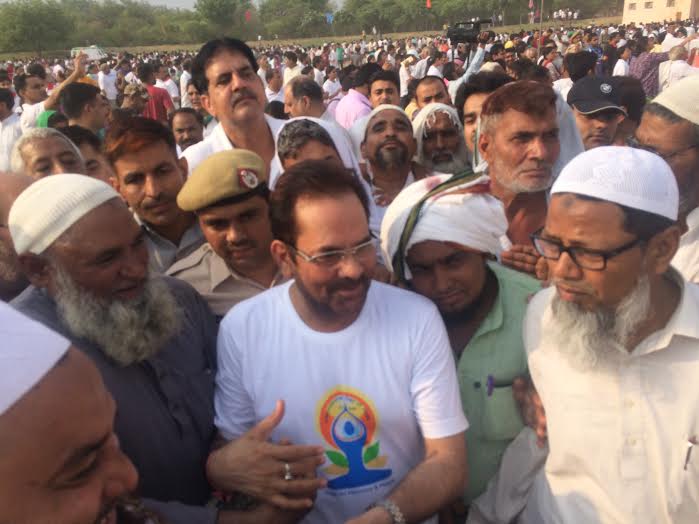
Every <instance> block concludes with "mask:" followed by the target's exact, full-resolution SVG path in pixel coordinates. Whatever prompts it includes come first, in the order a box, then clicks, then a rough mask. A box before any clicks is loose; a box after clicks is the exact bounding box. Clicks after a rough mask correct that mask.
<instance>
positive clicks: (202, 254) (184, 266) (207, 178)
mask: <svg viewBox="0 0 699 524" xmlns="http://www.w3.org/2000/svg"><path fill="white" fill-rule="evenodd" d="M267 180H268V170H267V167H266V166H265V164H264V161H263V160H262V159H261V158H260V157H259V156H258V155H256V154H255V153H253V152H251V151H247V150H243V149H233V150H230V151H223V152H220V153H216V154H214V155H212V156H210V157H209V158H207V159H206V160H204V161H203V162H202V163H201V164H200V165H199V166H197V168H196V169H195V170H194V172H193V173H192V175H191V176H190V177H189V178H188V179H187V181H186V182H185V184H184V186H183V187H182V189H181V190H180V193H179V195H177V205H178V206H179V207H180V208H181V209H182V210H184V211H193V212H196V211H199V210H201V209H204V208H207V207H210V206H212V205H215V204H217V203H221V202H223V201H228V200H231V199H236V198H238V197H245V196H246V195H248V194H250V193H261V192H262V191H263V190H264V188H265V187H266V183H267ZM167 274H168V275H170V276H173V277H175V278H178V279H180V280H184V281H185V282H187V283H189V284H190V285H191V286H192V287H194V289H196V290H197V291H198V292H199V294H201V296H202V297H204V299H205V300H206V302H207V303H208V304H209V307H211V309H212V311H213V312H214V314H215V315H217V316H218V317H222V316H224V315H225V314H226V313H227V312H228V310H230V309H231V308H232V307H233V306H234V305H235V304H237V303H238V302H241V301H243V300H245V299H248V298H251V297H253V296H255V295H257V294H258V293H260V292H262V291H264V290H265V289H268V288H267V287H266V286H265V285H263V284H260V283H259V282H257V281H255V280H252V279H250V278H247V277H245V276H244V275H241V274H239V273H237V272H236V271H235V270H233V269H231V268H230V267H229V265H228V264H227V263H226V261H225V260H224V259H223V258H221V257H220V256H219V255H217V254H216V253H215V252H214V250H213V248H212V247H211V245H209V244H208V243H205V244H203V245H202V246H200V247H199V248H198V249H197V250H196V251H194V252H192V253H190V254H189V255H188V256H187V257H185V258H183V259H181V260H179V261H177V262H176V263H175V264H173V265H172V266H171V267H170V268H169V269H168V271H167ZM283 280H284V279H283V277H282V276H281V274H280V273H278V274H277V276H276V277H275V278H274V279H273V280H272V282H271V286H275V285H276V284H278V283H280V282H282V281H283ZM271 286H270V287H271Z"/></svg>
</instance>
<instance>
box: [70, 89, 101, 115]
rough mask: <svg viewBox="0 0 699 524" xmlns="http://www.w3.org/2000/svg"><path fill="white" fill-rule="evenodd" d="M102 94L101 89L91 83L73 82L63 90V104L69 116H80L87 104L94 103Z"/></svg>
mask: <svg viewBox="0 0 699 524" xmlns="http://www.w3.org/2000/svg"><path fill="white" fill-rule="evenodd" d="M99 95H100V90H99V88H98V87H95V86H93V85H91V84H85V83H83V82H73V83H72V84H68V85H67V86H65V87H64V88H63V91H61V106H62V108H63V112H64V113H65V115H66V116H67V117H68V118H80V115H82V114H83V111H84V110H85V105H87V104H90V103H92V102H93V101H94V100H95V99H96V98H97V97H98V96H99Z"/></svg>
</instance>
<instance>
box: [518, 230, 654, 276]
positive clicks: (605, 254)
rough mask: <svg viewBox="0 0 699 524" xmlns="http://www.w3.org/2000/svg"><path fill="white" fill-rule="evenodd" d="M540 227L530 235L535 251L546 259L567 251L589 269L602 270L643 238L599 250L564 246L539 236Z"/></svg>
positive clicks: (578, 264)
mask: <svg viewBox="0 0 699 524" xmlns="http://www.w3.org/2000/svg"><path fill="white" fill-rule="evenodd" d="M541 231H542V230H541V229H540V230H539V231H537V232H536V233H534V234H532V235H531V239H532V242H534V247H535V248H536V250H537V252H538V253H539V254H540V255H541V256H542V257H544V258H546V259H548V260H558V259H559V258H561V255H562V254H563V253H568V256H569V257H570V258H571V259H572V260H573V262H575V264H576V265H577V266H578V267H580V268H582V269H588V270H590V271H604V270H605V269H606V268H607V261H608V260H609V259H610V258H614V257H616V256H618V255H621V254H622V253H623V252H624V251H628V250H629V249H631V248H633V247H636V246H637V245H638V244H640V243H642V242H643V240H642V239H640V238H637V239H635V240H632V241H631V242H629V243H627V244H624V245H623V246H619V247H618V248H616V249H611V250H609V251H601V250H597V249H587V248H584V247H564V246H563V244H561V243H560V242H556V241H555V240H550V239H547V238H542V237H541Z"/></svg>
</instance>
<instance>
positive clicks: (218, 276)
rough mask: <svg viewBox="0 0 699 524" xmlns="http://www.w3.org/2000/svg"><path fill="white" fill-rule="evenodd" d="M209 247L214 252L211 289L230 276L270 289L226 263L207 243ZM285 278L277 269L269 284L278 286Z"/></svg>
mask: <svg viewBox="0 0 699 524" xmlns="http://www.w3.org/2000/svg"><path fill="white" fill-rule="evenodd" d="M207 248H208V249H209V250H211V252H212V255H213V256H212V259H211V266H210V267H211V291H215V290H216V288H217V287H218V286H220V285H221V284H222V283H223V282H225V281H226V280H228V279H229V278H232V279H234V280H240V281H243V282H246V283H247V284H250V285H251V286H254V287H257V288H260V289H261V290H265V289H268V288H267V286H264V285H262V284H260V283H259V282H258V281H256V280H253V279H251V278H248V277H246V276H244V275H241V274H240V273H238V272H237V271H235V270H234V269H233V268H232V267H230V266H229V265H228V264H226V261H225V260H223V259H222V258H221V257H220V256H218V255H217V254H216V253H214V252H213V248H212V247H211V246H210V245H209V244H207ZM282 280H283V276H282V274H281V273H280V272H279V271H277V274H276V275H275V276H274V278H273V279H272V282H271V284H270V285H269V287H270V288H272V287H274V286H276V285H277V284H279V283H280V282H281V281H282Z"/></svg>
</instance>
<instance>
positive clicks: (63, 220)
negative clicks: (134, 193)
mask: <svg viewBox="0 0 699 524" xmlns="http://www.w3.org/2000/svg"><path fill="white" fill-rule="evenodd" d="M113 198H119V194H118V193H117V192H116V191H114V189H113V188H112V187H111V186H110V185H109V184H107V183H105V182H102V181H101V180H97V179H96V178H92V177H89V176H85V175H72V174H63V175H51V176H47V177H45V178H42V179H40V180H37V181H36V182H34V183H33V184H32V185H30V186H29V187H28V188H27V189H25V190H24V191H23V192H22V193H21V194H20V195H19V196H18V197H17V200H15V203H14V204H13V205H12V208H11V209H10V216H9V218H8V227H9V229H10V235H11V236H12V242H13V243H14V246H15V251H17V253H18V254H20V255H21V254H23V253H34V254H37V255H39V254H41V253H43V252H44V251H45V250H46V249H47V248H48V247H49V246H51V244H53V243H54V242H55V241H56V239H57V238H58V237H60V236H61V235H62V234H63V233H64V232H65V231H66V230H67V229H68V228H70V226H72V225H73V224H75V222H77V221H78V220H80V219H81V218H82V217H83V216H85V215H86V214H87V213H89V212H90V211H92V210H93V209H95V208H96V207H97V206H99V205H101V204H103V203H105V202H106V201H107V200H111V199H113Z"/></svg>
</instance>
